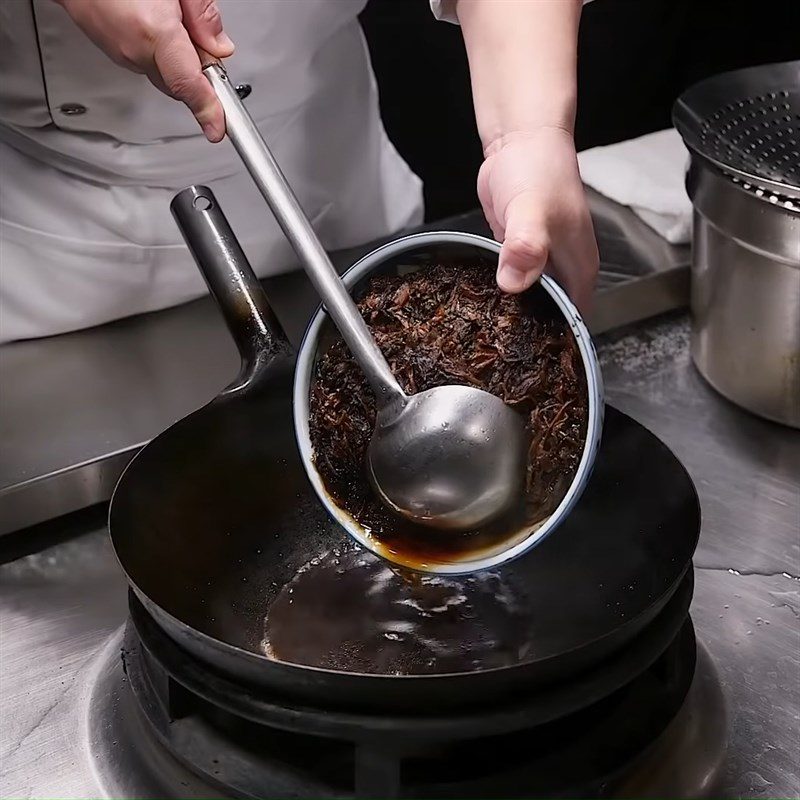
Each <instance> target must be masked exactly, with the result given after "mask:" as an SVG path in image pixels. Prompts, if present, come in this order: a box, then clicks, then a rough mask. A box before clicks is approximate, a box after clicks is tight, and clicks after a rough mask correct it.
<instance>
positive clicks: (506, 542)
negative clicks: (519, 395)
mask: <svg viewBox="0 0 800 800" xmlns="http://www.w3.org/2000/svg"><path fill="white" fill-rule="evenodd" d="M499 251H500V245H499V243H497V242H495V241H493V240H491V239H487V238H485V237H482V236H477V235H474V234H469V233H460V232H453V231H446V232H429V233H420V234H413V235H411V236H406V237H404V238H400V239H397V240H395V241H393V242H390V243H388V244H386V245H383V246H382V247H379V248H378V249H377V250H375V251H373V252H372V253H370V254H369V255H367V256H365V257H364V258H363V259H361V260H360V261H359V262H357V263H356V264H355V265H354V266H352V267H351V268H350V269H349V270H348V271H347V272H346V273H345V274H344V276H343V280H344V284H345V286H346V287H347V289H348V291H349V292H350V293H351V295H353V296H354V297H358V296H359V294H360V293H361V291H362V290H363V289H364V288H365V287H366V284H367V282H368V280H369V278H371V277H372V276H375V275H387V274H388V275H398V274H407V273H410V272H414V271H416V270H418V269H420V268H422V267H424V266H429V265H431V264H435V263H462V264H477V263H485V264H486V265H487V268H495V267H496V264H497V257H498V254H499ZM541 287H542V288H543V289H544V290H545V291H546V292H547V293H548V295H549V296H550V298H551V299H552V300H553V302H554V303H555V305H556V307H557V308H558V309H559V310H560V311H561V313H563V314H564V317H565V319H566V320H567V321H568V323H569V325H570V328H571V330H572V333H573V335H574V336H575V339H576V342H577V345H578V349H579V352H580V355H581V360H582V362H583V366H584V369H585V372H586V385H587V391H588V411H589V413H588V420H587V435H586V441H585V443H584V447H583V451H582V453H581V458H580V461H579V464H578V468H577V470H576V472H575V476H574V478H573V480H572V482H571V484H570V486H569V488H568V489H567V491H566V493H565V495H564V497H563V498H562V500H561V502H560V503H559V505H558V506H557V507H556V509H555V510H554V511H553V513H552V514H551V515H550V516H549V517H547V518H546V519H544V520H541V521H539V522H538V523H535V524H533V525H528V526H526V527H523V528H522V529H516V530H515V529H512V530H510V531H509V533H508V536H507V537H506V538H504V539H502V540H501V541H496V540H495V541H493V543H492V544H491V545H488V546H485V547H483V548H481V549H474V550H470V551H465V552H463V553H459V554H458V555H456V554H453V555H452V556H448V557H447V560H444V559H443V560H441V561H437V560H435V559H433V558H429V559H428V560H426V561H425V562H419V561H415V562H414V564H413V566H414V568H415V569H419V570H421V571H425V572H432V573H443V574H461V573H468V572H474V571H477V570H480V569H486V568H489V567H492V566H497V565H498V564H502V563H504V562H507V561H510V560H512V559H514V558H517V557H519V556H520V555H522V554H523V553H525V552H527V551H529V550H530V549H531V548H532V547H534V546H536V545H537V544H538V543H539V542H541V541H543V540H544V539H545V538H546V537H547V536H548V535H549V534H550V533H552V531H554V530H555V529H556V528H557V527H558V526H559V524H560V523H561V522H562V521H563V520H564V518H565V517H566V516H567V514H569V512H570V510H571V509H572V508H573V506H574V505H575V503H576V502H577V500H578V498H579V497H580V495H581V493H582V492H583V490H584V488H585V486H586V483H587V481H588V478H589V475H590V473H591V469H592V465H593V463H594V459H595V456H596V454H597V450H598V448H599V445H600V436H601V431H602V426H603V390H602V379H601V377H600V369H599V367H598V364H597V356H596V353H595V350H594V347H593V345H592V342H591V338H590V336H589V332H588V331H587V329H586V326H585V325H584V323H583V321H582V320H581V317H580V315H579V314H578V311H577V310H576V309H575V307H574V306H573V304H572V303H571V302H570V300H569V298H568V297H567V295H566V294H565V293H564V291H563V290H562V289H561V288H560V287H559V286H558V284H557V283H556V282H555V281H553V280H552V279H551V278H549V277H547V276H544V277H543V278H542V279H541ZM339 338H340V337H339V333H338V331H337V330H336V328H335V326H334V325H333V322H332V320H331V319H330V317H329V315H328V313H327V311H326V310H325V309H324V307H322V306H321V307H320V308H319V310H318V311H317V312H316V314H315V315H314V317H313V318H312V320H311V323H310V324H309V327H308V329H307V331H306V334H305V338H304V340H303V343H302V345H301V347H300V351H299V353H298V358H297V367H296V370H295V381H294V414H295V430H296V433H297V440H298V448H299V451H300V455H301V457H302V461H303V464H304V466H305V469H306V472H307V474H308V477H309V480H310V482H311V485H312V487H313V488H314V491H315V492H316V494H317V496H318V497H319V499H320V501H321V502H322V504H323V505H324V506H325V508H326V509H327V511H328V513H329V514H330V515H331V516H332V517H333V518H334V519H336V520H337V521H338V522H339V523H340V524H341V525H342V527H343V528H344V529H345V530H346V531H347V532H348V533H349V534H350V535H351V536H352V537H353V538H354V539H356V541H358V542H360V543H361V544H362V545H364V546H365V547H367V548H368V549H369V550H371V551H373V552H375V553H376V554H378V555H380V556H382V557H384V558H387V559H389V560H394V561H396V562H397V563H400V564H404V565H405V566H409V564H408V562H407V561H404V560H403V558H402V556H401V555H399V554H396V553H393V552H392V551H390V550H387V549H386V548H384V547H382V546H381V543H380V542H379V541H378V540H376V539H375V538H374V537H373V536H372V535H371V532H370V531H368V530H365V529H364V527H363V526H362V525H360V524H359V523H358V521H357V520H355V519H354V518H353V517H352V516H351V515H350V514H349V513H348V512H347V511H345V510H344V509H342V508H341V507H339V506H338V505H337V504H336V503H335V502H334V500H333V499H332V497H331V496H330V494H329V493H328V491H327V489H326V487H325V484H324V481H323V479H322V477H321V476H320V474H319V472H318V471H317V469H316V467H315V465H314V457H313V446H312V443H311V434H310V426H309V414H310V394H311V386H312V381H313V380H314V375H315V372H316V364H317V361H318V359H319V358H320V357H321V356H322V355H323V354H324V353H325V352H326V351H327V350H328V348H329V347H330V346H331V345H332V344H333V343H334V342H335V341H337V340H338V339H339ZM460 388H461V387H448V389H450V390H453V391H456V392H458V391H459V389H460ZM464 389H465V391H469V392H473V391H476V390H474V389H471V390H466V387H464ZM425 394H426V393H421V394H419V395H413V396H411V398H409V400H411V399H412V398H424V395H425ZM481 394H485V393H483V392H481ZM490 397H492V398H493V396H491V395H490ZM493 399H496V400H497V403H498V405H494V404H491V406H490V407H491V408H494V409H496V410H497V413H498V416H497V417H496V418H494V419H492V420H489V421H488V422H486V424H481V422H480V421H479V422H478V424H477V425H476V426H474V433H475V434H476V435H477V436H482V437H483V439H484V440H485V439H486V438H489V439H490V442H491V438H492V436H493V433H492V431H493V430H494V428H493V426H494V425H498V426H503V427H504V428H505V427H506V426H508V425H512V426H513V425H519V432H520V435H519V436H518V437H516V438H514V437H512V439H513V440H514V441H518V442H519V443H523V442H524V441H525V437H524V433H523V431H522V420H521V418H520V417H519V416H518V415H517V414H516V412H514V411H512V410H511V409H509V408H508V407H507V406H506V405H505V404H504V403H503V402H502V401H501V400H499V398H493ZM414 402H425V401H424V400H422V399H421V400H415V401H414ZM433 411H434V413H433V414H432V415H431V419H432V421H433V420H435V422H434V423H433V424H432V425H431V426H430V428H432V429H433V431H432V432H433V433H435V434H436V436H440V435H442V434H444V435H447V433H448V428H445V427H443V426H442V423H443V422H446V420H441V419H438V418H437V417H436V414H435V408H434V409H433ZM463 411H465V412H466V413H467V414H469V410H468V409H463ZM506 412H508V413H510V414H511V415H512V417H513V419H510V418H508V417H506V416H505V413H506ZM423 417H424V415H423ZM437 425H438V428H437ZM425 427H426V428H427V427H429V426H427V425H426V426H425ZM448 427H449V426H448ZM471 427H472V426H466V428H471ZM379 429H380V419H379V420H378V425H377V427H376V430H379ZM461 429H462V430H464V429H465V426H462V428H461ZM482 430H484V431H486V433H483V434H482V433H481V431H482ZM428 432H429V431H425V434H427V433H428ZM432 441H433V442H434V446H435V437H433V436H432ZM454 444H455V445H456V446H457V442H453V441H450V442H449V446H453V445H454ZM468 444H469V443H466V444H465V446H468ZM473 444H474V443H473ZM396 446H400V447H402V443H399V444H397V445H396ZM495 452H496V451H495ZM371 455H372V454H371V453H368V474H369V471H370V470H380V469H382V468H383V466H384V465H382V464H381V463H379V462H378V461H377V460H375V459H373V458H372V457H371ZM457 456H458V454H457V453H454V458H457ZM496 458H497V460H496V461H492V460H491V458H487V459H485V460H484V459H478V460H474V461H472V462H469V461H467V462H464V461H463V459H462V463H461V466H460V469H462V470H466V472H467V474H466V475H465V474H464V473H461V474H459V475H458V478H459V481H458V485H460V486H465V485H467V484H468V482H469V480H470V477H469V474H470V473H473V474H475V475H477V476H480V475H486V474H487V472H488V471H491V470H494V471H495V474H501V475H502V479H501V480H498V481H494V482H493V485H494V486H497V487H500V490H502V491H507V492H509V493H513V494H516V496H519V491H520V488H519V486H520V482H521V480H522V479H523V477H524V454H523V455H522V456H520V454H519V451H516V452H510V453H508V452H507V453H501V454H499V455H498V456H496ZM520 458H522V463H520ZM398 463H399V462H398ZM396 470H397V464H396V463H395V464H392V465H389V468H388V469H387V476H388V473H389V472H392V473H396ZM444 473H446V469H445V470H443V471H442V474H440V475H438V476H433V477H438V478H439V479H440V480H437V481H434V480H431V477H432V476H431V475H430V474H429V475H425V473H424V470H419V469H418V470H417V472H416V475H415V476H414V478H415V479H414V480H413V481H411V480H409V476H408V475H407V476H405V480H406V481H407V483H406V485H408V486H411V487H412V489H411V491H412V492H413V493H414V495H415V496H414V497H408V499H407V502H408V504H409V506H410V508H411V511H410V513H405V511H404V509H400V508H397V509H396V510H397V511H398V512H399V513H401V514H403V516H406V517H408V518H410V519H414V521H416V522H419V521H420V517H421V516H424V515H425V514H424V512H425V511H426V510H427V511H429V512H430V517H431V521H430V524H431V525H432V526H435V527H438V528H440V529H444V530H445V531H446V529H447V528H448V527H453V528H461V527H462V525H461V524H460V523H461V520H463V517H460V520H459V525H455V526H449V525H448V523H447V515H446V513H441V511H440V509H441V508H446V507H447V506H448V505H449V503H448V502H442V503H441V504H440V503H439V502H438V501H440V500H442V499H444V500H445V501H447V500H448V498H447V497H446V493H447V490H448V484H447V481H446V480H444V477H445V474H444ZM381 477H384V476H383V474H382V475H381ZM386 479H388V477H386V478H384V480H386ZM379 482H380V481H375V483H379ZM381 499H382V500H384V502H386V499H385V498H381ZM475 499H476V500H479V498H478V497H477V496H476V497H475ZM450 501H452V498H450ZM499 504H500V505H502V503H499ZM489 505H491V504H489ZM481 507H484V508H485V507H487V506H486V504H485V503H480V502H478V503H476V510H477V509H479V508H481ZM465 510H466V509H465V508H463V507H462V509H461V514H463V513H464V512H465ZM479 517H480V514H477V516H476V520H478V518H479ZM477 524H480V522H477ZM445 535H457V534H454V533H452V534H449V533H445Z"/></svg>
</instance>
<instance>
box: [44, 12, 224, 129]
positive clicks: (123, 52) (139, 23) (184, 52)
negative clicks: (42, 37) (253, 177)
mask: <svg viewBox="0 0 800 800" xmlns="http://www.w3.org/2000/svg"><path fill="white" fill-rule="evenodd" d="M56 2H58V3H60V5H62V6H63V7H64V9H65V10H66V12H67V13H68V14H69V15H70V17H71V18H72V19H73V21H74V22H75V23H76V24H77V25H78V27H79V28H80V29H81V30H82V31H83V32H84V33H85V34H86V35H87V36H88V37H89V38H90V39H91V40H92V41H93V42H94V43H95V44H96V45H97V46H98V47H99V48H100V49H101V50H102V51H103V52H104V53H105V54H106V55H107V56H109V57H110V58H111V59H112V60H113V61H114V62H116V63H117V64H119V65H120V66H123V67H126V68H127V69H130V70H132V71H133V72H138V73H143V74H145V75H147V77H148V78H149V79H150V80H151V81H152V83H153V84H154V85H155V86H156V87H157V88H159V89H160V90H161V91H162V92H164V93H165V94H168V95H169V96H170V97H174V98H175V99H177V100H182V101H183V102H184V103H186V105H187V106H189V109H190V110H191V112H192V113H193V114H194V115H195V117H196V118H197V121H198V122H199V123H200V127H201V128H202V129H203V133H205V135H206V138H207V139H208V140H209V141H211V142H218V141H220V139H222V137H223V136H224V135H225V116H224V114H223V112H222V106H220V104H219V100H217V96H216V94H215V93H214V90H213V89H212V88H211V84H210V83H209V82H208V80H206V78H205V77H204V75H203V73H202V71H201V64H200V58H199V56H198V55H197V51H196V50H195V44H197V45H199V46H200V47H201V48H202V49H203V50H205V51H206V52H208V53H209V54H210V55H212V56H214V57H215V58H227V57H228V56H229V55H231V53H233V42H232V41H231V40H230V39H229V38H228V36H227V35H226V34H225V32H224V31H223V30H222V18H221V17H220V14H219V11H218V10H217V7H216V5H215V3H214V2H213V0H56Z"/></svg>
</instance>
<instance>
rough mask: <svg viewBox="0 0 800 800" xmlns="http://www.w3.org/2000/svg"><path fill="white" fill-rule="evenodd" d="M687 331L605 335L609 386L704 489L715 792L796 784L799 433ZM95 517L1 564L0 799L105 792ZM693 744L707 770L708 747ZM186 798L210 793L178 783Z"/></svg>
mask: <svg viewBox="0 0 800 800" xmlns="http://www.w3.org/2000/svg"><path fill="white" fill-rule="evenodd" d="M688 339H689V329H688V321H687V320H686V318H685V317H683V316H681V317H677V318H671V319H662V320H659V321H655V322H651V323H647V324H644V325H640V326H639V327H638V328H636V329H635V330H630V331H627V332H620V333H618V334H615V335H614V336H613V337H611V338H608V339H606V341H603V342H600V343H599V344H600V347H599V355H600V359H601V362H602V364H603V366H604V372H605V379H606V389H607V393H608V398H609V401H610V402H611V403H613V404H614V405H616V406H617V407H619V408H620V409H622V410H623V411H625V412H627V413H629V414H631V415H632V416H634V417H635V418H636V419H638V420H640V421H641V422H642V423H643V424H645V425H646V426H648V427H649V428H651V429H652V430H653V431H654V432H655V433H656V434H658V435H659V436H660V437H661V438H662V439H663V440H664V441H665V442H666V443H667V444H668V445H669V446H670V447H671V448H672V449H673V450H674V451H675V453H676V454H677V455H678V457H679V458H680V459H681V460H682V461H683V462H684V464H685V465H686V466H687V468H688V469H689V472H690V473H691V475H692V477H693V478H694V481H695V483H696V485H697V488H698V491H699V494H700V499H701V504H702V508H703V516H704V524H703V529H702V533H701V537H700V546H699V549H698V551H697V555H696V559H695V566H696V587H695V599H694V602H693V606H692V618H693V620H694V624H695V627H696V630H697V635H698V638H699V641H700V642H701V643H702V645H703V647H704V648H705V649H706V650H707V651H708V652H709V653H710V655H711V657H712V659H713V662H714V663H715V665H716V668H717V670H718V672H719V675H720V679H721V685H722V689H723V693H724V695H725V697H726V700H727V705H728V713H729V716H730V734H729V747H728V751H727V756H726V760H725V762H724V765H723V767H722V773H721V780H720V783H719V789H718V790H716V791H715V792H714V795H715V796H718V797H797V796H798V795H800V769H798V759H797V743H798V741H799V740H800V722H799V721H798V719H799V717H800V578H799V577H798V576H800V542H799V541H798V522H800V486H799V485H798V479H799V476H800V433H798V432H797V431H792V430H790V429H787V428H782V427H780V426H777V425H774V424H772V423H768V422H765V421H762V420H760V419H757V418H755V417H752V416H750V415H748V414H747V413H745V412H743V411H740V410H739V409H738V408H736V407H735V406H733V405H731V404H729V403H727V402H726V401H724V400H723V399H721V398H720V397H719V396H718V395H716V394H715V393H714V392H713V390H711V389H710V388H709V387H708V386H707V385H706V384H705V383H704V382H703V380H702V379H701V378H700V376H699V375H698V374H697V372H696V371H695V370H694V368H693V367H692V366H691V363H690V358H689V353H688ZM635 466H636V465H635V464H633V465H632V468H635ZM97 527H98V526H97V523H95V529H94V530H89V532H87V533H86V534H85V535H84V536H81V537H79V538H77V539H74V540H72V541H69V542H66V543H63V544H60V545H57V546H55V547H52V548H50V549H48V550H45V551H43V552H41V553H37V554H35V555H32V556H28V557H26V558H24V559H21V560H19V561H16V562H12V563H10V564H6V565H5V566H2V567H0V636H1V637H2V651H1V652H0V659H2V660H1V661H0V695H1V698H2V703H0V714H2V719H0V796H3V797H46V796H58V797H96V796H98V794H100V792H101V788H100V786H101V784H100V782H99V781H100V776H99V775H98V773H97V772H96V771H95V767H94V766H93V765H92V762H91V759H90V757H89V751H90V748H92V749H93V750H95V751H96V749H97V739H98V737H100V738H101V739H103V741H104V744H105V750H106V751H112V752H113V751H114V748H115V746H116V745H114V742H115V741H116V739H115V738H114V733H113V730H114V729H113V726H112V727H109V728H108V730H107V731H105V734H104V732H103V730H102V729H100V730H98V729H96V728H95V729H93V730H92V733H91V736H92V737H94V741H93V742H92V741H90V731H89V724H88V717H87V715H88V708H89V698H90V693H91V691H92V687H93V686H95V685H96V683H95V679H96V678H97V673H98V671H100V670H101V669H102V662H101V660H100V656H101V651H102V650H103V648H104V647H106V648H109V647H111V648H113V647H115V646H116V645H115V643H114V642H111V643H108V642H109V637H110V636H111V635H112V634H113V633H114V631H115V630H116V629H117V628H118V627H119V626H120V625H121V624H122V622H123V620H124V618H125V614H126V591H125V584H124V581H123V578H122V574H121V572H120V570H119V567H118V566H117V563H116V561H115V559H114V557H113V554H112V552H111V550H110V546H109V543H108V540H107V537H106V536H105V534H104V532H103V531H102V530H97V529H96V528H97ZM106 663H107V662H106ZM720 724H722V720H720ZM106 738H108V739H110V744H109V742H108V741H106ZM699 749H700V750H701V751H702V748H699ZM701 755H702V756H703V757H704V758H707V759H708V769H709V771H712V770H713V761H714V758H715V752H714V751H713V750H712V751H711V752H708V753H705V752H701ZM681 764H682V762H681V761H680V760H679V759H678V760H677V763H675V762H673V763H670V762H668V763H667V764H662V769H672V770H678V771H680V770H681V769H682V766H681ZM140 766H141V764H140ZM117 780H121V781H122V782H123V783H125V780H126V779H125V776H122V777H120V776H118V777H117ZM188 783H189V781H188V780H187V784H188ZM631 794H633V795H634V796H642V790H641V788H637V789H636V790H631ZM185 796H210V794H209V793H208V792H204V791H203V789H202V787H197V786H196V785H193V786H189V785H187V786H186V787H185Z"/></svg>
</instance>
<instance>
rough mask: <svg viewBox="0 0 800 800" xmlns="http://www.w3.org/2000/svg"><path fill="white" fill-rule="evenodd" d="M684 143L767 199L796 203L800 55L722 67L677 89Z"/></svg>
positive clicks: (676, 114) (676, 113) (676, 115)
mask: <svg viewBox="0 0 800 800" xmlns="http://www.w3.org/2000/svg"><path fill="white" fill-rule="evenodd" d="M673 121H674V123H675V127H676V128H677V129H678V132H679V133H680V134H681V136H682V137H683V139H684V141H685V142H686V145H687V147H688V148H689V149H690V150H692V151H693V152H694V153H696V154H697V155H699V156H701V157H702V158H704V159H706V160H707V161H710V162H711V163H712V164H713V165H714V166H716V167H717V168H718V169H720V170H722V171H723V172H724V173H725V174H726V175H727V176H728V177H730V178H731V179H732V180H734V181H736V182H737V183H739V184H740V185H741V186H742V187H743V188H745V189H747V190H749V191H752V192H753V193H754V194H756V195H757V196H759V197H762V198H763V199H764V200H766V201H768V202H771V203H778V204H781V205H783V206H785V207H788V208H790V209H796V208H798V207H800V204H798V201H800V61H791V62H787V63H784V64H766V65H763V66H758V67H750V68H748V69H741V70H736V71H735V72H726V73H724V74H722V75H717V76H715V77H713V78H709V79H707V80H704V81H701V82H700V83H698V84H695V85H694V86H692V87H691V88H690V89H688V90H687V91H686V92H684V93H683V95H681V97H680V98H679V99H678V100H677V102H676V103H675V107H674V109H673Z"/></svg>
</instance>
